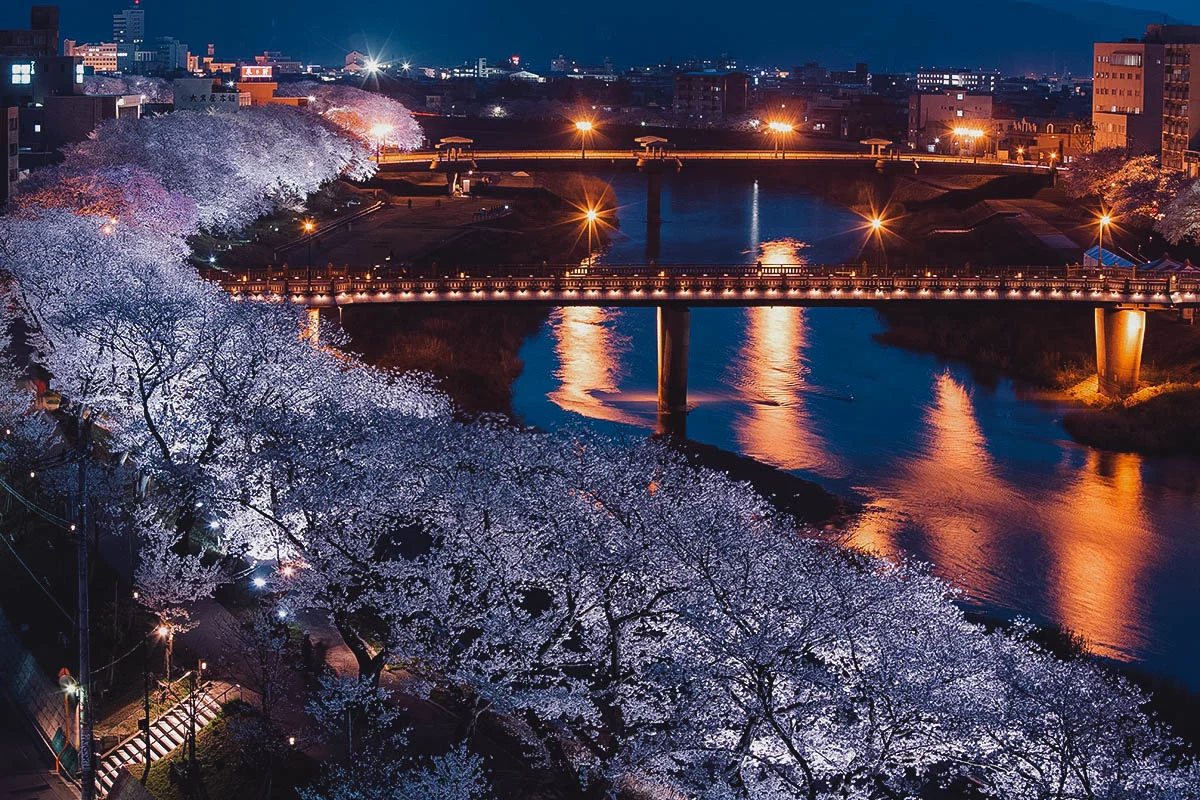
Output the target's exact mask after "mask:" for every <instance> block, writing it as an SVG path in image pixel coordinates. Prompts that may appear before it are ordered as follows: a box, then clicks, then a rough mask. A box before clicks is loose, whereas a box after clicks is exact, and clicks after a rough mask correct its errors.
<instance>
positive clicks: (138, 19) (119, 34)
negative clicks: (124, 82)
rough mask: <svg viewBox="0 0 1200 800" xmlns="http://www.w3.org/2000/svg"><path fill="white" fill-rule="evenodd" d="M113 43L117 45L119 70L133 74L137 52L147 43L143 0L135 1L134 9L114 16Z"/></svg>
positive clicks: (128, 9) (119, 12)
mask: <svg viewBox="0 0 1200 800" xmlns="http://www.w3.org/2000/svg"><path fill="white" fill-rule="evenodd" d="M112 38H113V42H114V43H115V44H116V45H117V69H118V70H119V71H121V72H126V73H128V72H133V66H134V62H135V61H136V59H137V51H138V50H139V49H144V48H142V43H143V42H145V41H146V12H145V10H143V9H142V7H141V0H133V7H132V8H127V9H125V10H124V11H118V12H117V13H116V14H113V36H112Z"/></svg>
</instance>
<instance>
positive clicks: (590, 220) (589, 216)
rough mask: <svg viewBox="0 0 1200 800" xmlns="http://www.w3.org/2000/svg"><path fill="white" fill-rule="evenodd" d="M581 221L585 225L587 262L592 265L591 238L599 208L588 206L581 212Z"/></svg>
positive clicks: (598, 219) (598, 217)
mask: <svg viewBox="0 0 1200 800" xmlns="http://www.w3.org/2000/svg"><path fill="white" fill-rule="evenodd" d="M583 221H584V223H585V224H586V225H587V236H588V249H587V253H588V254H587V263H588V266H589V267H590V266H591V265H592V238H593V233H594V232H595V229H596V223H597V222H599V221H600V210H599V209H597V208H589V209H587V210H586V211H584V212H583Z"/></svg>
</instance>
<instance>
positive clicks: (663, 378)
mask: <svg viewBox="0 0 1200 800" xmlns="http://www.w3.org/2000/svg"><path fill="white" fill-rule="evenodd" d="M691 320H692V314H691V309H689V308H688V307H687V306H681V305H662V306H659V307H658V431H659V433H667V434H671V435H675V436H684V435H686V433H687V365H688V337H689V332H690V330H691Z"/></svg>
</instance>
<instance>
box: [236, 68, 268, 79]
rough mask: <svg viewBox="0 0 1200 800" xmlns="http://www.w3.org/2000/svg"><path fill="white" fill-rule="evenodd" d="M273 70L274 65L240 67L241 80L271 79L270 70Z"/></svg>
mask: <svg viewBox="0 0 1200 800" xmlns="http://www.w3.org/2000/svg"><path fill="white" fill-rule="evenodd" d="M273 70H274V67H270V66H265V67H264V66H256V67H249V66H247V67H242V80H244V81H253V80H260V81H261V80H266V81H269V80H271V72H272V71H273Z"/></svg>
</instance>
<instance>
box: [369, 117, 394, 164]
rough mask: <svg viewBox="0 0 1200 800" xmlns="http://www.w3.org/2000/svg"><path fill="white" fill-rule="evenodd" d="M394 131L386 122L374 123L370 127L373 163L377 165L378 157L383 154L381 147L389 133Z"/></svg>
mask: <svg viewBox="0 0 1200 800" xmlns="http://www.w3.org/2000/svg"><path fill="white" fill-rule="evenodd" d="M393 130H395V127H394V126H392V125H389V124H388V123H386V122H376V123H375V124H374V125H372V126H371V131H370V133H371V138H372V139H374V140H375V163H376V164H379V163H380V161H379V156H380V154H381V153H382V152H383V145H384V142H385V141H386V139H387V136H388V134H389V133H391V132H392V131H393Z"/></svg>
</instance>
